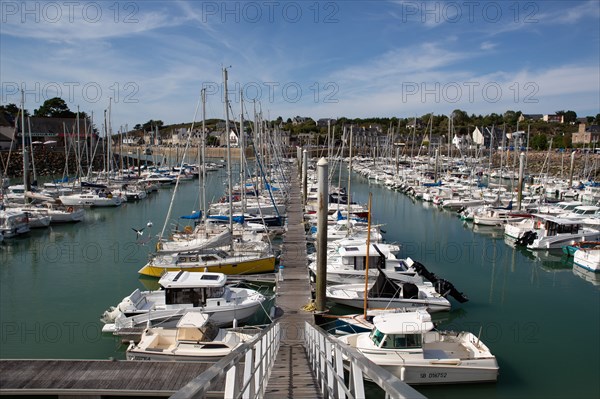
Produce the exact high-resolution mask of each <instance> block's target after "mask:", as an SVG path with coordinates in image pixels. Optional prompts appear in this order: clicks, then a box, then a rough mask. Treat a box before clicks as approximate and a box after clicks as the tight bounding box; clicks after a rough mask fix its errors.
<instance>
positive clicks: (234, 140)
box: [217, 130, 248, 147]
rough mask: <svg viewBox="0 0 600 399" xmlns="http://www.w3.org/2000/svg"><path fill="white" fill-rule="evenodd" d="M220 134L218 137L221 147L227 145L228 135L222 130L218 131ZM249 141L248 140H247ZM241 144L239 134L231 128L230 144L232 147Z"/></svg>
mask: <svg viewBox="0 0 600 399" xmlns="http://www.w3.org/2000/svg"><path fill="white" fill-rule="evenodd" d="M217 134H218V136H217V137H218V139H219V145H220V146H221V147H225V146H227V136H225V132H224V131H223V132H220V133H217ZM246 142H248V141H246ZM239 145H240V142H239V138H238V134H237V133H236V132H235V131H233V130H229V146H230V147H238V146H239Z"/></svg>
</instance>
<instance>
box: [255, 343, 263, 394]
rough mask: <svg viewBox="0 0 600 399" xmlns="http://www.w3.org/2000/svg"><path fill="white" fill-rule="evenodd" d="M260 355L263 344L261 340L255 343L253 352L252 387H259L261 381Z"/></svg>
mask: <svg viewBox="0 0 600 399" xmlns="http://www.w3.org/2000/svg"><path fill="white" fill-rule="evenodd" d="M262 354H263V342H262V339H260V340H258V341H256V346H255V352H254V386H255V387H259V386H261V381H262V367H263V366H262Z"/></svg>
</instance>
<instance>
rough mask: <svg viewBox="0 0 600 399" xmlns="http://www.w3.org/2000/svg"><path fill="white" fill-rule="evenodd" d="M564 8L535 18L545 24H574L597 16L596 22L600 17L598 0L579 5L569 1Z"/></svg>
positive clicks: (534, 16)
mask: <svg viewBox="0 0 600 399" xmlns="http://www.w3.org/2000/svg"><path fill="white" fill-rule="evenodd" d="M567 4H568V5H565V7H564V8H563V9H560V10H557V11H552V12H546V13H541V14H539V15H537V16H536V15H533V18H535V20H537V21H539V22H540V23H543V24H555V23H558V24H574V23H577V22H579V21H580V20H582V19H584V18H595V19H596V22H597V20H598V18H599V17H600V3H599V2H598V1H597V0H590V1H587V2H584V3H580V4H578V5H573V3H567Z"/></svg>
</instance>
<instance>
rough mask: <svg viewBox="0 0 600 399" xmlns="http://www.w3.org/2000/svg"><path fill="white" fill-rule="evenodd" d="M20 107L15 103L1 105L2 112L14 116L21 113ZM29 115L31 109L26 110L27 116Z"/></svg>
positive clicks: (0, 110)
mask: <svg viewBox="0 0 600 399" xmlns="http://www.w3.org/2000/svg"><path fill="white" fill-rule="evenodd" d="M19 111H20V108H19V107H18V106H17V105H16V104H13V103H10V104H7V105H0V112H6V113H7V114H10V115H12V116H13V117H15V118H16V117H17V115H19ZM28 116H29V111H27V110H25V117H28Z"/></svg>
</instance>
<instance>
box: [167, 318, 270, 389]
mask: <svg viewBox="0 0 600 399" xmlns="http://www.w3.org/2000/svg"><path fill="white" fill-rule="evenodd" d="M280 337H281V328H280V325H279V323H273V324H271V325H270V326H269V327H267V328H266V329H264V330H263V331H261V332H260V333H259V334H257V336H256V337H254V338H253V339H252V340H251V341H249V342H246V343H244V344H242V345H240V346H239V347H238V348H236V349H234V350H233V351H232V352H231V353H230V354H229V355H227V356H225V357H224V358H222V359H221V360H219V361H218V362H216V363H215V364H214V365H212V366H211V367H209V368H208V369H207V370H206V371H204V372H203V373H202V374H200V375H199V376H197V377H196V378H194V379H193V380H191V381H190V382H189V383H187V384H186V385H185V386H184V387H182V388H181V389H180V390H179V391H177V392H176V393H175V394H173V395H172V396H171V398H175V399H184V398H185V399H187V398H205V397H207V394H208V392H209V389H211V387H213V386H214V384H215V382H217V381H221V380H223V377H224V379H225V387H224V391H223V392H222V393H223V397H225V398H228V399H229V398H242V397H243V398H262V397H264V393H265V390H266V388H267V383H268V381H269V375H270V374H271V370H272V368H273V365H274V363H275V358H276V356H277V352H278V350H279V344H280Z"/></svg>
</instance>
